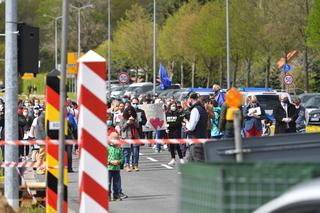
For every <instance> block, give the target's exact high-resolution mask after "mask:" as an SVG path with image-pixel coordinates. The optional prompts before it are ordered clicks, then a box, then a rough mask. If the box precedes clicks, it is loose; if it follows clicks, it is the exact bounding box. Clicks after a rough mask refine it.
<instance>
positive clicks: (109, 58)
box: [108, 0, 111, 98]
mask: <svg viewBox="0 0 320 213" xmlns="http://www.w3.org/2000/svg"><path fill="white" fill-rule="evenodd" d="M110 97H111V0H108V98H110Z"/></svg>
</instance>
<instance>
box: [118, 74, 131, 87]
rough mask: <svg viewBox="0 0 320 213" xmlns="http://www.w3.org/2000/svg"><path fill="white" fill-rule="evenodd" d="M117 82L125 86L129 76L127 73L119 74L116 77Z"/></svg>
mask: <svg viewBox="0 0 320 213" xmlns="http://www.w3.org/2000/svg"><path fill="white" fill-rule="evenodd" d="M118 81H119V82H120V83H121V84H127V83H128V82H129V74H128V73H127V72H120V73H119V75H118Z"/></svg>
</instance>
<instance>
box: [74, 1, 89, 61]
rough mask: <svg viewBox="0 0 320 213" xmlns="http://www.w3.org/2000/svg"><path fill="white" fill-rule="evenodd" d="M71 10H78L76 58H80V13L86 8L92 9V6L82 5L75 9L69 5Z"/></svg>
mask: <svg viewBox="0 0 320 213" xmlns="http://www.w3.org/2000/svg"><path fill="white" fill-rule="evenodd" d="M70 6H71V7H72V8H73V9H76V10H78V57H80V53H81V40H80V39H81V34H80V33H81V25H80V24H81V17H80V12H81V10H83V9H86V8H93V7H94V6H93V4H87V5H84V6H82V7H76V6H73V5H70Z"/></svg>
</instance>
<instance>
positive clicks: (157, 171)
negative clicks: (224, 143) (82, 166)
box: [68, 147, 179, 213]
mask: <svg viewBox="0 0 320 213" xmlns="http://www.w3.org/2000/svg"><path fill="white" fill-rule="evenodd" d="M73 157H74V161H73V165H74V170H76V171H77V168H78V160H77V156H76V155H74V156H73ZM169 161H170V154H169V152H168V151H166V150H165V151H162V152H161V153H154V151H153V150H152V149H151V148H150V147H141V150H140V162H139V167H140V171H139V172H135V171H132V172H126V171H124V170H121V178H122V190H123V192H124V193H125V194H127V195H128V196H129V197H128V198H127V199H124V200H122V201H110V204H109V205H110V212H111V213H123V212H125V213H131V212H132V213H135V212H139V213H144V212H145V213H150V212H153V213H158V212H159V213H160V212H161V213H162V212H166V213H175V212H177V209H178V194H179V172H178V165H176V166H173V167H170V166H168V165H167V163H168V162H169ZM68 190H69V193H68V199H69V209H70V211H69V212H78V205H79V193H78V172H75V173H69V186H68Z"/></svg>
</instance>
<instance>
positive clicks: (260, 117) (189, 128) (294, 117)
mask: <svg viewBox="0 0 320 213" xmlns="http://www.w3.org/2000/svg"><path fill="white" fill-rule="evenodd" d="M225 99H226V94H225V93H224V92H222V90H221V88H220V86H219V85H214V86H213V94H212V95H210V97H206V96H199V95H198V94H197V93H191V94H189V96H188V97H187V98H185V99H183V100H182V101H178V100H176V99H175V98H174V96H170V97H168V98H166V99H164V98H162V97H160V96H157V95H154V96H151V95H140V96H139V97H130V96H128V97H125V98H123V99H122V100H118V99H111V100H108V101H107V105H108V111H107V121H106V124H107V127H108V132H107V133H106V134H108V136H109V139H111V140H118V139H152V138H156V139H180V138H189V139H193V138H194V139H204V138H211V139H212V140H220V139H223V138H233V137H234V126H233V125H234V124H233V123H234V122H233V116H232V115H230V113H229V108H230V107H229V106H228V105H227V104H226V102H225ZM145 104H162V107H163V113H164V116H165V119H166V128H165V129H161V130H153V131H144V128H143V127H144V126H145V125H146V123H147V116H146V113H145V111H144V110H143V109H142V108H143V107H141V106H142V105H145ZM4 106H5V104H4V101H3V100H2V99H0V131H1V132H0V133H1V139H2V140H4V129H5V128H4V115H5V113H4V112H5V107H4ZM77 107H78V106H77V104H76V103H75V102H73V101H71V100H70V99H68V98H67V100H66V112H67V120H68V135H67V139H71V140H76V139H77V124H78V114H79V112H78V109H77ZM45 109H46V106H45V102H44V101H41V100H40V99H39V98H36V97H35V98H32V99H30V100H29V99H25V100H19V103H18V112H17V114H18V122H19V129H18V132H19V138H18V139H19V140H34V139H36V140H44V139H45V138H46V137H47V134H46V130H45ZM238 109H239V110H240V111H241V112H242V113H241V116H240V120H241V123H242V136H243V137H260V136H263V135H269V134H270V126H271V125H272V121H271V120H270V119H269V118H268V116H266V113H265V110H264V108H263V107H262V106H261V105H260V104H259V101H258V99H257V97H256V96H254V95H252V96H250V95H249V96H247V97H246V100H245V102H244V104H242V105H240V106H238ZM273 115H274V119H275V134H281V133H292V132H301V133H303V132H305V109H304V108H303V106H301V101H300V99H299V98H296V99H295V100H294V102H293V103H290V102H289V99H288V96H287V95H286V94H282V95H281V96H280V101H279V105H277V106H274V112H273ZM152 148H153V149H154V151H155V152H161V151H163V150H168V151H169V152H170V159H168V165H169V166H174V165H176V164H183V163H185V161H186V160H188V161H204V150H203V145H202V144H193V143H190V144H170V145H169V146H167V145H161V144H156V145H154V146H153V147H152ZM66 150H67V153H68V172H73V168H72V153H74V154H76V153H77V152H78V146H77V145H66ZM1 151H2V157H3V160H5V159H4V156H5V155H4V152H5V150H4V148H3V146H2V148H1ZM108 151H109V155H108V162H109V165H108V169H109V184H110V186H109V187H110V190H109V191H110V193H111V185H113V200H121V199H124V198H126V197H127V195H125V194H124V193H123V192H122V187H121V176H120V170H121V169H124V170H125V171H126V172H132V171H135V172H139V156H140V155H139V153H140V145H138V144H132V145H129V144H123V145H121V146H120V147H119V146H118V145H108ZM19 156H20V160H21V161H22V160H25V161H30V160H31V161H33V162H37V166H36V168H35V169H36V172H37V173H38V174H45V167H44V166H43V162H44V161H45V148H44V147H43V146H38V145H32V146H28V145H25V146H19ZM110 197H111V194H110Z"/></svg>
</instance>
